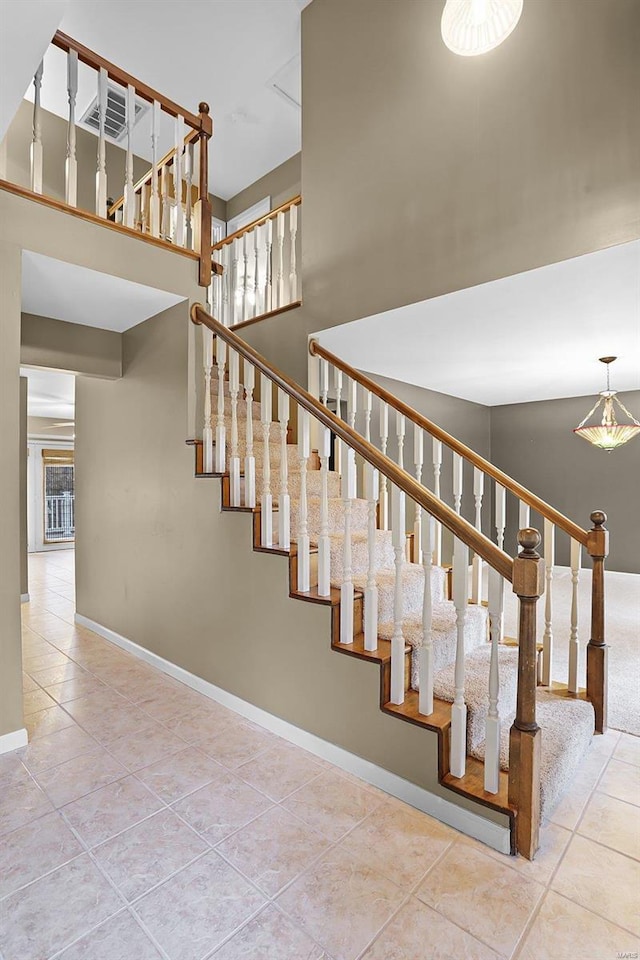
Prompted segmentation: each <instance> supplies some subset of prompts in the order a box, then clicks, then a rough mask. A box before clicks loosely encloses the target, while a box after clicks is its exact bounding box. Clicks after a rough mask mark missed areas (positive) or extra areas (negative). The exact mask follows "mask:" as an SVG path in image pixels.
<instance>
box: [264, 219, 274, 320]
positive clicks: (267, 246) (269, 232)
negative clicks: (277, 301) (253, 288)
mask: <svg viewBox="0 0 640 960" xmlns="http://www.w3.org/2000/svg"><path fill="white" fill-rule="evenodd" d="M265 227H266V231H265V236H264V250H265V273H264V312H265V313H270V312H271V310H272V309H273V269H272V266H271V254H272V251H273V220H267V222H266V224H265Z"/></svg>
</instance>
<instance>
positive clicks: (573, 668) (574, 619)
mask: <svg viewBox="0 0 640 960" xmlns="http://www.w3.org/2000/svg"><path fill="white" fill-rule="evenodd" d="M581 560H582V545H581V544H580V543H579V542H578V541H577V540H572V541H571V632H570V634H569V683H568V690H569V693H578V691H579V689H580V686H579V678H578V666H579V663H580V641H579V637H578V583H579V580H580V566H581Z"/></svg>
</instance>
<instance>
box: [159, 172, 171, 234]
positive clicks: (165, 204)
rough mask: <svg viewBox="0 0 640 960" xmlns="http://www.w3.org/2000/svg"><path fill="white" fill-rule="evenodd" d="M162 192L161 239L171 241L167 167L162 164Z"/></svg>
mask: <svg viewBox="0 0 640 960" xmlns="http://www.w3.org/2000/svg"><path fill="white" fill-rule="evenodd" d="M160 188H161V191H162V218H161V219H162V239H163V240H171V204H170V203H169V165H168V164H166V163H165V164H164V165H163V167H162V170H161V171H160Z"/></svg>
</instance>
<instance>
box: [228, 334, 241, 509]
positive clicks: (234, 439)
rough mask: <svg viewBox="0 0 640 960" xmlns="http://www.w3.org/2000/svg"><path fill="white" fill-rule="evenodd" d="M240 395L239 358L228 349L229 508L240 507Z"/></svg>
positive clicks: (233, 351) (234, 352)
mask: <svg viewBox="0 0 640 960" xmlns="http://www.w3.org/2000/svg"><path fill="white" fill-rule="evenodd" d="M239 393H240V357H239V356H238V354H237V353H236V351H235V350H231V349H229V395H230V397H231V456H230V457H229V486H230V492H231V506H232V507H239V506H240V444H239V435H238V394H239Z"/></svg>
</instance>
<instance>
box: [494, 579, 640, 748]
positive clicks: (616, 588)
mask: <svg viewBox="0 0 640 960" xmlns="http://www.w3.org/2000/svg"><path fill="white" fill-rule="evenodd" d="M552 601H553V658H552V677H553V679H554V680H558V681H559V682H560V683H566V682H567V670H568V649H569V634H570V625H571V571H570V570H569V569H568V568H567V567H555V568H554V576H553V587H552ZM544 605H545V599H544V596H543V597H541V599H540V601H539V602H538V638H539V640H542V637H543V634H544ZM578 617H579V619H578V638H579V643H580V661H579V671H578V677H579V682H580V686H581V687H585V686H586V645H587V643H588V641H589V634H590V632H591V570H590V569H586V570H581V571H580V584H579V588H578ZM517 618H518V604H517V599H516V597H515V596H514V594H513V593H511V591H508V592H507V594H506V598H505V634H506V635H507V636H511V637H515V636H517ZM605 640H606V642H607V644H608V645H609V726H610V727H613V728H614V729H615V730H624V731H625V732H626V733H632V734H635V736H640V575H638V574H633V573H615V572H611V571H605Z"/></svg>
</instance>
